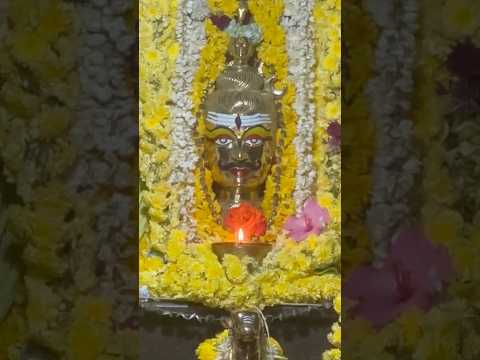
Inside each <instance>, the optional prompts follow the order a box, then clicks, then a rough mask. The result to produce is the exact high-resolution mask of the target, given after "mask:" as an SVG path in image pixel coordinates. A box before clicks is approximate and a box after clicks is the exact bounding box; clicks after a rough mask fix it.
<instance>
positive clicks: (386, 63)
mask: <svg viewBox="0 0 480 360" xmlns="http://www.w3.org/2000/svg"><path fill="white" fill-rule="evenodd" d="M368 7H369V11H370V12H371V13H372V16H373V19H374V20H375V22H376V23H377V24H378V26H379V27H380V28H381V29H382V32H381V35H380V37H379V41H378V45H377V50H376V64H375V65H376V67H377V69H378V70H377V73H378V75H377V76H376V77H375V78H373V79H372V80H370V81H369V84H368V85H367V90H366V91H367V95H369V97H370V101H371V104H370V105H371V112H372V116H373V118H374V120H375V122H376V127H377V129H376V132H377V153H376V156H375V160H374V165H373V166H374V169H373V186H372V198H371V206H370V209H369V210H368V211H367V222H368V226H369V229H370V232H371V238H372V248H373V249H374V252H375V254H376V258H377V260H381V259H382V258H383V257H384V256H385V253H386V250H387V249H388V244H389V242H390V240H391V238H392V235H393V234H394V233H395V231H396V230H397V229H398V228H399V227H400V226H402V225H403V224H404V222H405V219H406V218H408V216H409V215H410V209H409V205H408V200H409V199H408V194H409V193H410V191H411V189H412V186H413V184H414V178H415V175H416V174H417V173H418V170H419V161H418V159H417V158H416V157H415V155H414V153H413V149H412V148H413V146H412V135H413V134H412V133H413V123H412V120H411V119H409V118H408V115H409V114H408V113H409V111H410V108H411V97H412V92H413V90H414V89H413V88H414V82H413V69H414V63H415V46H416V41H415V31H416V29H417V22H416V21H417V4H416V1H415V0H406V1H404V0H402V1H397V0H389V1H385V0H369V2H368Z"/></svg>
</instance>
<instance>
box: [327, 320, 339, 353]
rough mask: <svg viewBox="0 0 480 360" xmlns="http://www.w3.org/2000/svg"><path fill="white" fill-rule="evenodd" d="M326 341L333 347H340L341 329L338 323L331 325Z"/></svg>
mask: <svg viewBox="0 0 480 360" xmlns="http://www.w3.org/2000/svg"><path fill="white" fill-rule="evenodd" d="M328 341H330V344H332V345H333V346H335V347H340V344H341V342H342V329H341V327H340V325H339V324H338V323H335V324H333V325H332V332H331V333H330V334H328Z"/></svg>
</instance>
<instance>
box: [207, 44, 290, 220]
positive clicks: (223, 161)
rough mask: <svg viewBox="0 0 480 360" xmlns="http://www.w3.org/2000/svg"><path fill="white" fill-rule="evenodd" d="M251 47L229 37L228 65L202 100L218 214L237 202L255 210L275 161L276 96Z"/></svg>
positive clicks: (253, 45) (209, 163)
mask: <svg viewBox="0 0 480 360" xmlns="http://www.w3.org/2000/svg"><path fill="white" fill-rule="evenodd" d="M254 54H255V44H254V43H253V42H251V41H250V40H249V39H247V38H246V37H237V38H235V37H232V38H231V42H230V46H229V55H230V57H231V59H232V61H231V62H230V63H229V64H228V65H227V66H226V68H225V70H224V71H223V72H222V73H221V74H220V76H219V77H218V79H217V81H216V84H215V89H214V90H213V91H212V92H210V93H209V94H208V95H207V97H206V100H205V104H204V109H205V118H206V136H205V160H206V166H207V167H208V168H209V170H210V171H211V172H212V177H213V182H214V192H215V194H216V197H217V200H218V201H219V202H220V204H221V205H222V209H223V211H224V213H225V212H226V211H228V210H229V209H230V208H232V207H236V206H238V205H239V204H240V203H241V202H244V201H246V202H250V203H251V204H252V205H253V206H255V207H257V208H259V207H260V203H261V201H262V196H263V192H264V188H265V181H266V178H267V176H268V174H269V172H270V170H271V168H272V165H273V163H274V161H275V160H274V159H275V148H276V131H277V127H278V106H277V102H276V100H277V99H278V98H279V97H280V96H281V95H282V94H281V92H279V91H277V90H275V89H274V88H273V86H272V81H273V78H270V79H265V78H264V77H263V76H262V75H261V73H260V71H259V69H258V68H257V67H254V66H253V65H251V64H252V62H254V59H253V56H254Z"/></svg>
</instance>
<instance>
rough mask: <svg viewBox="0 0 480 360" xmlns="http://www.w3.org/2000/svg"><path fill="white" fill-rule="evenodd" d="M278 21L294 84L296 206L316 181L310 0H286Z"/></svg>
mask: <svg viewBox="0 0 480 360" xmlns="http://www.w3.org/2000/svg"><path fill="white" fill-rule="evenodd" d="M284 4H285V9H284V15H283V17H282V20H281V23H282V26H283V27H284V29H285V36H286V45H287V53H288V57H289V62H288V72H289V75H290V77H291V78H292V80H293V82H294V84H295V86H296V97H295V103H294V109H295V111H296V113H297V115H298V121H297V134H296V137H295V140H294V142H295V148H296V152H297V161H298V164H297V170H296V185H295V191H294V194H293V198H294V200H295V205H296V208H297V210H300V209H301V208H302V206H303V204H304V203H305V201H306V200H307V199H308V198H309V197H310V196H311V192H312V185H313V183H314V181H315V169H314V165H313V156H312V144H313V134H314V127H315V102H314V101H313V93H314V89H313V83H314V81H313V79H312V75H311V74H313V66H314V64H315V55H314V48H315V46H314V36H313V32H312V15H313V14H312V13H313V7H314V1H313V0H300V1H298V0H285V1H284Z"/></svg>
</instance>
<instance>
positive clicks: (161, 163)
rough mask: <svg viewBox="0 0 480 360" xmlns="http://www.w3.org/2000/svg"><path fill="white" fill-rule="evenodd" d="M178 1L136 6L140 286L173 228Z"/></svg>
mask: <svg viewBox="0 0 480 360" xmlns="http://www.w3.org/2000/svg"><path fill="white" fill-rule="evenodd" d="M176 12H177V2H176V1H169V2H165V1H162V0H157V1H155V0H154V1H152V0H148V1H142V2H141V3H140V19H141V21H140V23H139V39H140V49H141V51H140V54H139V58H140V59H139V60H140V66H139V83H140V86H139V93H140V104H139V105H140V176H141V182H142V184H141V187H140V191H141V192H140V225H141V228H140V246H139V249H140V254H139V255H140V281H141V282H142V280H144V277H149V276H150V275H152V272H153V273H155V272H156V271H158V269H159V268H160V266H159V265H160V264H161V263H162V262H161V260H160V259H159V258H157V257H154V256H150V253H151V252H152V251H160V250H161V249H162V248H163V246H164V243H165V242H166V239H167V238H168V229H169V228H170V227H171V226H172V225H174V224H171V223H170V222H171V220H170V218H169V216H168V210H167V208H168V206H169V205H172V204H170V203H169V200H168V196H169V190H168V189H169V186H168V183H167V179H168V175H169V173H170V170H169V167H168V162H167V159H168V156H169V146H170V138H169V134H170V126H169V117H170V112H169V105H168V104H167V102H168V100H169V98H170V94H171V88H172V85H171V80H172V75H173V73H174V71H175V60H176V57H177V54H178V50H179V45H178V43H177V42H176V41H175V25H176V24H175V23H176V21H175V20H176V16H175V14H176Z"/></svg>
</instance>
